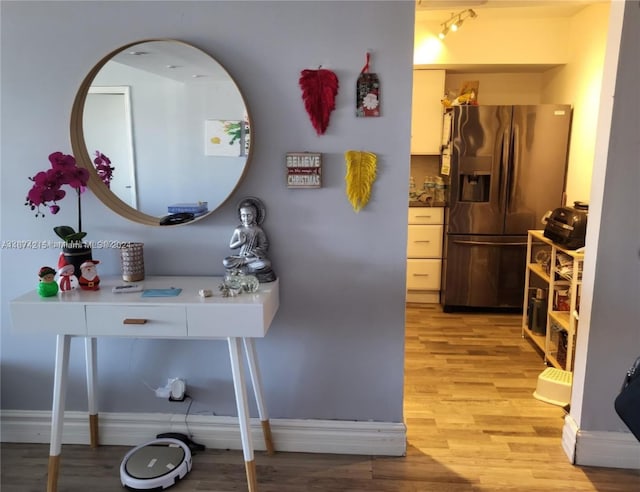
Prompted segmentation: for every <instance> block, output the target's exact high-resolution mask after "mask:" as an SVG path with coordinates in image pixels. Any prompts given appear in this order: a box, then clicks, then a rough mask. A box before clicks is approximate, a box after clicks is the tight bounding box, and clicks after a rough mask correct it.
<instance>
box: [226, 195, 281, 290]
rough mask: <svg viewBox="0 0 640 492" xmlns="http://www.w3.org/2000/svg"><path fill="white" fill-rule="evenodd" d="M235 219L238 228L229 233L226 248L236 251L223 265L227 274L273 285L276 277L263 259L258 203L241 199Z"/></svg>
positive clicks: (261, 209) (264, 240) (263, 236)
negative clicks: (247, 275)
mask: <svg viewBox="0 0 640 492" xmlns="http://www.w3.org/2000/svg"><path fill="white" fill-rule="evenodd" d="M238 216H239V218H240V222H241V224H240V225H238V227H236V228H235V230H234V231H233V234H232V235H231V241H230V242H229V247H230V248H231V249H238V250H239V251H238V253H237V254H235V255H231V256H227V257H226V258H225V259H224V260H223V262H222V263H223V265H224V266H225V268H226V269H227V270H239V271H241V272H243V273H246V274H250V275H255V276H256V278H257V279H258V280H259V281H260V282H261V283H262V282H273V281H274V280H275V279H276V275H275V273H274V272H273V270H272V268H271V261H270V260H269V258H268V257H267V251H268V250H269V240H268V239H267V235H266V234H265V232H264V230H263V229H262V227H261V226H260V224H262V222H263V220H264V216H265V210H264V206H263V205H262V202H261V201H260V200H258V199H257V198H253V197H249V198H244V199H243V200H242V201H241V202H240V204H239V205H238Z"/></svg>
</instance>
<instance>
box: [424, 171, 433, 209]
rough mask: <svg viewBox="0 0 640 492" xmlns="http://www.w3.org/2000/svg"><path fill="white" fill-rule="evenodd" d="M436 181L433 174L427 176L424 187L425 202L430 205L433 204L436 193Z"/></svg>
mask: <svg viewBox="0 0 640 492" xmlns="http://www.w3.org/2000/svg"><path fill="white" fill-rule="evenodd" d="M435 188H436V182H435V178H434V177H433V176H425V178H424V183H423V184H422V189H423V191H424V194H425V202H426V203H428V204H429V205H432V204H433V201H434V194H435Z"/></svg>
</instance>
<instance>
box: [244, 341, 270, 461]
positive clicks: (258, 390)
mask: <svg viewBox="0 0 640 492" xmlns="http://www.w3.org/2000/svg"><path fill="white" fill-rule="evenodd" d="M242 341H243V342H244V350H245V352H246V353H247V362H248V363H249V375H250V376H251V384H252V385H253V392H254V394H255V397H256V403H257V405H258V414H259V415H260V424H261V425H262V435H263V436H264V444H265V447H266V449H267V454H269V455H271V454H274V453H275V447H274V446H273V436H272V434H271V424H270V423H269V414H268V412H267V406H266V405H265V403H264V394H263V392H262V376H261V374H260V367H259V366H258V362H257V360H258V357H257V355H256V347H255V344H254V343H253V338H243V339H242Z"/></svg>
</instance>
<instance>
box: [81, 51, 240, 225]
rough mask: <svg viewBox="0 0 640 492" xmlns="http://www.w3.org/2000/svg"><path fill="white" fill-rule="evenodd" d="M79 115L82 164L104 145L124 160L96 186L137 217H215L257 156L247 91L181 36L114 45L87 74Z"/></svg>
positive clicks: (92, 183)
mask: <svg viewBox="0 0 640 492" xmlns="http://www.w3.org/2000/svg"><path fill="white" fill-rule="evenodd" d="M72 113H73V114H72V145H73V146H74V153H75V154H76V157H77V158H78V156H79V154H82V157H84V158H82V159H80V158H78V162H80V163H81V164H82V165H84V166H85V167H90V168H93V165H92V163H91V161H92V160H93V158H94V156H95V152H96V151H100V152H102V153H103V154H105V155H106V156H108V157H109V158H110V159H111V162H112V165H113V166H114V167H115V171H114V177H113V180H112V182H111V185H110V190H107V189H106V186H105V185H104V184H103V183H102V182H100V181H99V180H96V179H92V180H91V181H90V187H91V188H92V190H93V191H94V192H95V193H96V195H97V196H98V197H99V198H101V199H102V201H103V202H105V204H106V205H107V206H109V207H110V208H112V209H113V210H115V211H117V212H119V213H121V214H122V215H124V216H126V217H127V218H130V219H132V220H136V221H138V222H143V223H150V224H158V223H160V219H161V218H163V217H165V216H167V215H168V214H170V213H175V212H191V211H193V212H194V213H195V216H196V218H200V217H202V216H205V215H207V214H208V213H210V212H211V211H213V210H215V209H216V208H217V207H219V206H220V205H221V204H222V203H223V202H224V201H225V200H226V199H227V198H228V197H229V196H230V194H231V193H232V192H233V190H234V189H235V187H236V186H237V185H238V183H239V181H240V179H241V178H242V176H243V174H244V171H245V168H246V166H247V161H248V157H249V155H250V142H251V135H250V128H249V118H248V112H247V107H246V105H245V103H244V100H243V97H242V94H241V93H240V90H239V89H238V87H237V86H236V84H235V82H234V81H233V80H232V78H231V77H230V76H229V74H228V73H227V72H226V71H225V69H224V68H223V67H222V66H221V65H220V64H219V63H217V62H216V61H215V60H214V59H213V58H211V57H210V56H209V55H208V54H206V53H204V52H203V51H201V50H199V49H197V48H195V47H193V46H191V45H188V44H186V43H183V42H180V41H175V40H151V41H145V42H141V43H135V44H131V45H127V46H125V47H123V48H121V49H119V50H116V51H115V52H113V53H111V54H110V55H108V56H107V57H105V58H104V59H103V60H102V61H101V62H100V63H99V64H98V65H96V67H95V68H94V69H93V70H92V72H91V73H90V74H89V75H88V76H87V78H86V79H85V82H84V83H83V85H82V86H81V89H80V91H79V92H78V95H77V97H76V102H75V104H74V110H73V112H72ZM74 125H77V126H79V128H75V129H74ZM74 136H75V137H76V138H75V139H74ZM76 147H78V148H76Z"/></svg>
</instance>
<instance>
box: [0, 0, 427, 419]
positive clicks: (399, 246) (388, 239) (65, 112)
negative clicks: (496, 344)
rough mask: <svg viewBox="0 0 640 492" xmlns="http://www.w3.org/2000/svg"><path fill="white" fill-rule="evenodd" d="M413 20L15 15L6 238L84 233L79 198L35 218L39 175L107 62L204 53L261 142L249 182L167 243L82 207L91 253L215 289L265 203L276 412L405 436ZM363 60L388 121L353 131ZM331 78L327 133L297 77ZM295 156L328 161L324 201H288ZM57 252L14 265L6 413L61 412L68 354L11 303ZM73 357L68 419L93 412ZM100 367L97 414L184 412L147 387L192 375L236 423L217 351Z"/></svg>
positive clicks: (148, 353)
mask: <svg viewBox="0 0 640 492" xmlns="http://www.w3.org/2000/svg"><path fill="white" fill-rule="evenodd" d="M413 9H414V4H413V2H396V1H388V2H378V1H372V2H311V1H299V2H268V1H267V2H261V1H259V2H245V1H233V2H213V1H210V2H181V1H174V2H146V1H145V2H6V1H5V2H2V26H1V27H2V73H1V76H2V147H1V150H0V152H1V157H2V169H1V171H2V180H1V186H2V202H1V203H2V210H1V214H2V224H1V233H2V240H31V239H33V240H47V239H51V240H55V239H57V238H56V237H55V236H54V233H53V231H52V227H53V226H55V225H60V224H70V225H73V224H74V223H75V221H76V219H75V213H76V209H75V204H74V203H73V200H68V199H65V200H63V201H62V202H61V208H62V211H61V212H60V214H58V215H57V216H50V215H49V214H48V213H47V216H46V217H45V218H35V217H34V214H33V213H32V212H31V211H29V209H28V208H27V207H25V206H24V205H23V203H24V197H25V194H26V191H27V189H28V188H29V185H30V182H29V181H28V180H27V177H28V176H32V175H33V174H35V173H36V172H37V171H40V170H42V169H45V167H46V166H48V161H47V156H48V154H49V153H51V152H53V151H56V150H60V151H63V152H69V153H70V152H71V146H70V141H69V132H68V125H69V114H70V109H71V105H72V102H73V99H74V96H75V93H76V90H77V88H78V86H79V84H80V82H81V81H82V79H83V78H84V76H85V74H86V73H87V72H88V70H89V69H90V68H91V67H92V66H93V64H94V63H96V62H97V61H98V60H99V59H100V58H101V57H102V56H104V55H105V54H106V53H108V52H110V51H111V50H113V49H115V48H117V47H119V46H121V45H123V44H125V43H128V42H132V41H136V40H140V39H145V38H155V37H170V38H176V39H181V40H184V41H187V42H190V43H192V44H194V45H196V46H197V47H199V48H201V49H202V50H204V51H206V52H208V53H210V54H211V55H213V56H214V57H215V58H217V59H218V60H219V61H220V62H221V63H222V64H223V65H224V66H225V67H226V68H227V70H228V71H229V72H230V73H231V75H232V76H233V77H234V78H235V80H236V81H237V83H238V85H239V86H240V87H241V89H242V90H243V92H244V95H245V98H246V100H247V103H248V106H249V109H250V112H251V116H252V121H253V127H254V130H255V139H254V140H253V145H254V159H253V162H252V164H251V166H250V168H249V170H248V173H247V175H246V178H245V179H244V181H243V183H242V184H241V186H240V187H239V189H238V190H237V191H236V193H235V194H234V195H233V196H232V197H231V199H230V200H229V202H228V203H227V204H225V205H224V206H223V207H222V208H221V209H220V210H219V211H218V212H216V213H215V215H213V216H212V217H210V218H208V219H207V220H205V221H201V222H198V223H196V224H193V225H189V226H184V227H178V228H170V229H167V228H153V227H146V226H140V225H136V224H133V223H131V222H128V221H126V220H124V219H122V218H119V217H117V216H115V215H114V214H113V213H112V212H111V211H109V210H108V209H107V208H106V207H104V206H103V205H102V204H101V203H100V202H99V201H98V200H97V199H96V198H95V197H94V196H93V195H92V194H91V193H90V192H88V193H86V194H85V195H84V196H83V222H84V224H85V227H84V228H85V229H86V230H87V231H88V232H89V236H88V237H87V239H90V240H92V241H100V240H111V239H114V240H132V241H143V242H144V243H145V258H146V270H147V272H148V273H149V274H187V275H196V274H203V275H216V274H221V273H222V265H221V261H222V258H223V257H224V256H225V255H227V254H229V249H228V242H229V238H230V235H231V232H232V230H233V228H234V226H235V225H236V223H237V216H236V210H235V204H236V203H237V202H238V200H239V199H240V198H241V197H242V196H245V195H255V196H258V197H260V198H262V199H263V201H264V202H265V204H266V207H267V219H266V221H265V224H264V227H265V229H266V231H267V233H268V235H269V237H270V239H271V248H272V249H271V257H272V260H273V264H274V266H275V270H276V273H277V274H278V275H279V277H280V281H281V307H280V311H279V313H278V315H277V317H276V319H275V320H274V323H273V325H272V328H271V331H270V333H269V335H268V336H267V338H265V339H264V340H260V341H259V342H258V344H257V348H258V355H259V358H260V361H261V365H262V370H263V379H264V383H265V394H266V400H267V403H268V405H269V407H270V415H271V417H273V418H318V419H347V420H350V419H355V420H377V421H387V422H400V421H402V398H403V390H402V388H403V349H404V286H405V249H406V229H407V228H406V213H407V209H406V207H407V203H406V192H407V183H408V179H409V136H410V114H411V111H410V108H411V68H412V50H413V29H412V26H413V20H414V19H413V16H414V12H413ZM367 50H372V53H373V54H372V71H374V72H377V73H378V74H379V75H380V78H381V81H382V113H383V116H382V117H380V118H360V119H357V118H356V117H355V116H354V113H355V95H354V91H355V82H356V78H357V76H358V73H359V71H360V69H361V68H362V66H363V65H364V62H365V54H366V52H367ZM319 65H322V66H323V67H325V68H329V69H332V70H334V71H335V72H336V73H337V75H338V77H339V79H340V91H339V94H338V98H337V108H336V110H335V111H334V112H333V114H332V116H331V123H330V125H329V128H328V131H327V133H326V134H325V135H324V136H321V137H319V136H317V135H316V134H315V131H314V130H313V127H312V126H311V123H310V121H309V118H308V116H307V114H306V112H305V110H304V107H303V103H302V100H301V92H300V89H299V87H298V78H299V76H300V71H301V70H302V69H305V68H317V67H318V66H319ZM349 149H359V150H367V151H371V152H374V153H376V154H377V155H378V171H379V172H378V179H377V181H376V183H375V185H374V188H373V195H372V199H371V202H370V203H369V205H368V206H367V207H366V208H365V209H364V210H363V211H361V212H360V213H358V214H356V213H354V212H353V210H352V208H351V205H350V204H349V202H348V201H347V199H346V196H345V189H344V188H345V187H344V174H345V163H344V157H343V154H344V152H345V151H346V150H349ZM295 151H313V152H322V153H323V155H324V169H323V173H324V186H323V188H322V189H319V190H289V189H287V188H286V186H285V175H284V155H285V153H286V152H295ZM115 164H116V166H117V163H115ZM116 172H117V169H116ZM57 256H58V250H57V249H56V248H49V249H15V248H10V249H3V250H2V276H1V278H2V306H1V307H2V367H1V372H2V408H3V409H31V410H48V409H50V406H51V383H52V369H53V361H54V360H53V356H54V343H55V339H54V337H52V336H48V335H31V334H29V335H28V334H19V333H13V332H12V330H11V326H10V319H9V313H8V302H9V301H10V299H12V298H14V297H16V296H18V295H20V294H21V293H23V292H25V291H27V290H30V289H33V288H35V285H36V283H37V271H38V269H39V268H40V267H41V266H42V265H45V264H53V265H55V263H56V261H57ZM94 257H96V258H98V259H100V260H101V262H102V263H101V264H100V265H99V273H100V274H101V275H107V274H117V273H118V272H119V264H118V254H117V251H116V250H114V249H102V250H96V251H94ZM213 287H215V286H213ZM42 322H43V323H46V320H42ZM71 349H72V353H71V366H70V367H71V381H70V391H69V394H68V397H67V408H68V409H71V410H83V409H86V399H85V398H86V397H85V392H84V389H83V388H84V382H83V381H84V380H83V378H84V376H83V352H82V345H81V343H80V340H73V343H72V346H71ZM98 359H99V362H98V371H99V384H100V392H99V405H100V410H101V411H103V412H131V411H133V412H136V411H141V412H142V411H144V412H178V413H180V412H182V411H184V408H178V407H177V406H176V404H173V403H168V402H165V401H163V400H160V399H157V398H156V397H155V396H154V394H153V392H152V391H151V390H150V389H149V387H153V388H155V387H158V386H162V385H164V384H165V383H166V378H167V377H171V376H178V377H184V378H186V379H187V383H188V386H189V388H190V393H191V394H192V396H193V397H194V399H195V402H194V404H193V407H192V408H191V414H212V413H215V414H216V415H235V413H236V412H235V404H234V399H233V389H232V382H231V374H230V369H229V367H228V366H229V363H228V353H227V349H226V345H225V344H224V343H222V342H207V343H202V342H195V341H193V342H192V341H185V342H179V341H178V342H176V341H171V342H170V341H161V340H157V341H149V340H128V339H126V340H101V341H100V342H99V345H98ZM252 411H253V414H254V415H255V409H252Z"/></svg>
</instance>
